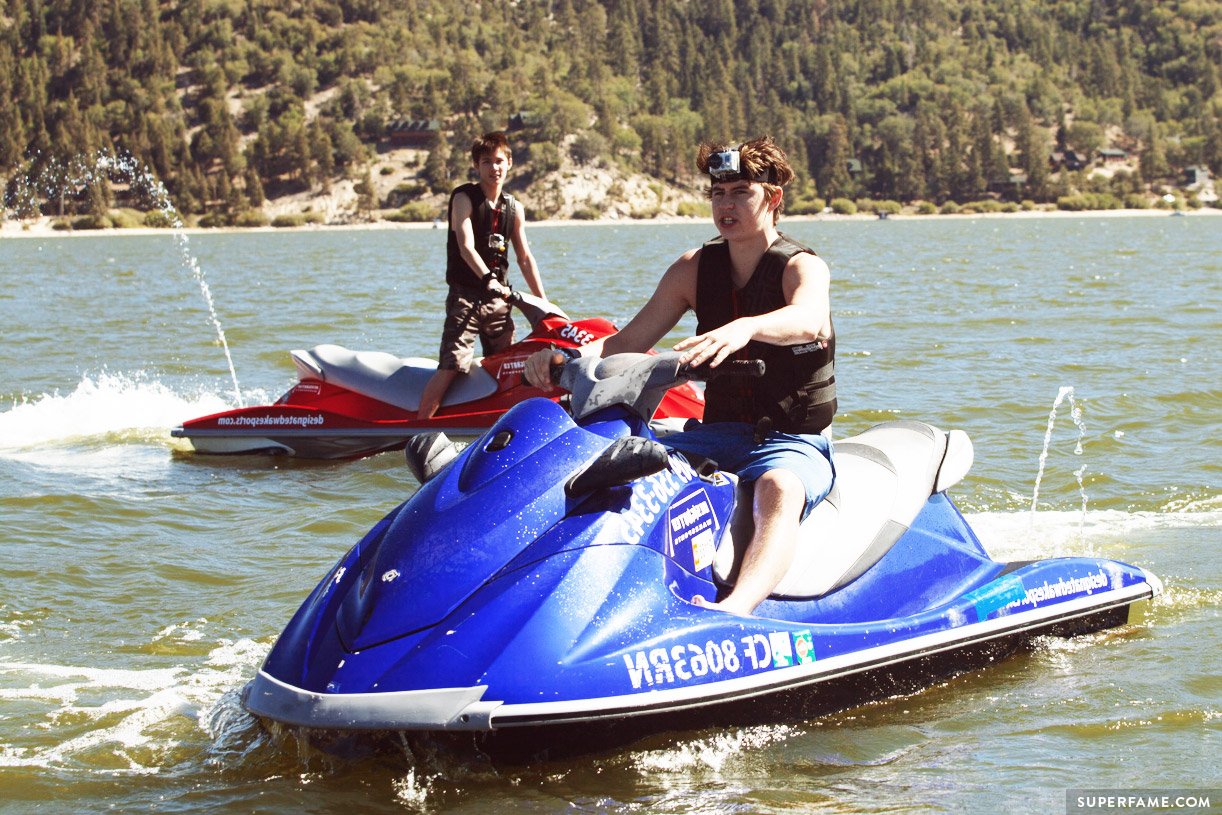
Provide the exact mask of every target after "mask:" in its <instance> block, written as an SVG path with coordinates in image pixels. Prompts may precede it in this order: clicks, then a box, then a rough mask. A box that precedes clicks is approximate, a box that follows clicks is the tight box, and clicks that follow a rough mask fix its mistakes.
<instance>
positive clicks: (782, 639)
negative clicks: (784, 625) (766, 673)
mask: <svg viewBox="0 0 1222 815" xmlns="http://www.w3.org/2000/svg"><path fill="white" fill-rule="evenodd" d="M768 644H769V645H771V646H772V667H774V668H788V667H789V666H790V665H792V664H793V646H792V645H791V644H790V642H789V634H788V632H785V631H773V632H772V633H771V634H769V635H768Z"/></svg>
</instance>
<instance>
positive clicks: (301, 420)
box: [216, 414, 326, 427]
mask: <svg viewBox="0 0 1222 815" xmlns="http://www.w3.org/2000/svg"><path fill="white" fill-rule="evenodd" d="M325 421H326V418H325V417H323V416H285V415H283V414H281V415H279V416H218V417H217V419H216V423H217V425H219V426H222V427H316V426H318V425H321V424H323V423H324V422H325Z"/></svg>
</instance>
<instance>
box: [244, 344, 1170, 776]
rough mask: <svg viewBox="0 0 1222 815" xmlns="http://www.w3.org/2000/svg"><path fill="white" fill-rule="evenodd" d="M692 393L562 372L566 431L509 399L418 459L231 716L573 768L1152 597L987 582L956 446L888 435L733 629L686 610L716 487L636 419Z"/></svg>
mask: <svg viewBox="0 0 1222 815" xmlns="http://www.w3.org/2000/svg"><path fill="white" fill-rule="evenodd" d="M725 367H727V366H726V365H723V366H721V367H720V368H719V369H718V370H721V368H725ZM697 375H698V372H696V371H689V370H684V369H682V368H681V366H680V364H679V357H678V354H675V353H666V354H661V355H657V356H645V355H637V354H622V355H617V356H613V357H608V358H607V359H602V360H599V359H578V360H574V361H572V362H570V363H568V364H567V365H565V366H564V369H563V372H562V373H561V375H560V384H561V385H562V387H564V388H565V389H567V390H568V391H570V392H571V394H572V396H571V402H570V404H569V406H568V410H567V411H566V409H565V408H564V407H563V406H562V405H560V404H556V403H555V402H552V401H549V400H547V399H532V400H528V401H525V402H522V403H520V404H518V405H516V406H515V407H513V408H512V409H510V410H509V411H508V412H507V413H506V414H505V415H504V416H503V417H502V418H501V419H500V420H499V421H498V422H497V423H496V424H495V425H494V426H493V427H492V428H491V429H490V430H489V431H488V432H487V433H486V434H485V435H484V436H482V437H481V438H480V439H479V440H478V441H476V442H475V443H473V444H471V445H470V446H468V447H466V448H465V449H463V450H461V451H459V450H458V449H457V447H456V445H454V444H452V443H450V442H449V441H448V440H446V439H445V438H444V436H441V435H440V434H432V435H430V436H428V437H417V438H416V439H415V440H414V441H413V443H412V446H411V447H410V448H409V453H408V457H409V463H412V464H413V468H414V469H415V471H416V473H417V478H418V480H420V481H421V483H422V486H421V488H420V489H419V491H418V492H416V494H415V495H413V496H412V497H411V498H410V499H409V500H408V501H406V502H404V503H403V504H401V505H400V506H398V507H397V508H396V509H394V510H393V511H392V512H391V513H390V514H389V515H387V516H386V517H385V518H384V519H383V520H381V521H380V522H379V523H378V524H377V525H376V526H375V527H374V528H373V529H372V530H371V531H370V532H369V533H368V534H367V535H366V536H365V537H364V539H362V540H361V541H360V542H359V543H358V544H357V545H356V546H354V547H353V548H352V549H351V551H349V552H348V553H347V554H346V555H344V557H343V558H341V559H340V561H339V563H338V564H336V566H335V567H334V568H333V569H332V570H331V572H330V573H329V574H328V575H327V576H326V578H325V579H324V580H323V581H322V582H321V583H320V584H319V585H318V587H317V588H316V589H315V590H314V592H313V593H312V594H311V595H310V596H309V598H308V599H307V600H306V601H305V603H304V604H303V605H302V606H301V608H300V610H299V611H298V612H297V614H296V615H295V616H294V617H293V619H292V620H291V621H290V622H289V624H288V627H287V628H286V629H285V630H284V632H283V634H282V635H281V636H280V638H279V640H278V642H277V643H276V645H275V647H274V648H273V649H272V650H271V652H270V654H269V655H268V657H267V659H266V661H265V662H264V664H263V667H262V668H261V670H260V671H259V672H258V675H257V676H256V677H255V678H254V680H253V681H251V682H250V683H249V684H248V685H247V687H246V688H245V690H244V694H243V700H244V704H245V706H246V708H247V709H248V710H249V711H250V712H252V713H253V714H255V715H257V716H259V717H261V718H264V719H268V720H273V721H276V722H280V723H284V724H288V725H295V726H304V727H307V728H318V729H322V730H353V729H357V730H381V731H434V732H444V731H477V732H481V733H483V734H485V735H484V736H483V737H482V738H481V739H480V744H481V747H485V748H494V747H496V746H506V747H508V749H509V751H521V750H524V749H533V750H535V752H536V753H537V750H538V748H557V749H558V750H559V751H564V750H565V749H569V750H573V749H575V750H578V751H582V750H587V749H591V748H594V747H597V746H600V745H604V744H605V745H611V744H617V743H624V742H627V741H631V740H633V739H635V738H638V737H640V736H642V735H646V734H649V733H654V732H660V731H667V730H675V729H687V728H702V727H708V726H711V725H734V724H749V723H759V722H767V721H778V720H800V719H807V718H810V717H813V716H816V715H819V714H821V713H825V712H829V711H832V710H836V709H843V708H845V707H848V706H852V705H854V704H858V703H861V702H863V701H866V700H868V699H870V698H875V697H879V696H886V695H890V694H894V693H896V692H900V691H904V690H910V689H913V688H916V687H920V686H921V685H923V684H928V683H929V682H930V681H932V680H933V679H935V678H938V677H943V676H947V675H953V674H956V673H960V672H963V671H966V670H969V669H972V668H975V667H978V666H980V665H983V664H986V663H987V662H990V661H992V660H994V659H996V658H998V657H1000V656H1002V655H1005V654H1007V653H1009V652H1012V651H1014V650H1016V649H1017V648H1019V647H1020V646H1022V645H1023V644H1025V643H1027V642H1028V641H1030V640H1031V639H1032V638H1033V637H1036V636H1040V635H1048V634H1052V635H1063V636H1069V635H1074V634H1080V633H1085V632H1090V631H1096V630H1100V629H1104V628H1109V627H1113V626H1119V625H1123V624H1125V623H1126V622H1128V621H1129V620H1130V619H1131V615H1132V614H1133V611H1134V609H1135V608H1137V607H1139V606H1140V605H1142V604H1143V602H1144V601H1148V600H1150V599H1151V598H1152V597H1153V596H1154V595H1156V594H1157V593H1158V592H1159V591H1160V588H1161V585H1160V583H1159V581H1158V579H1157V578H1156V577H1154V576H1153V575H1151V574H1150V573H1148V572H1146V571H1145V570H1144V569H1141V568H1139V567H1135V566H1129V565H1126V564H1124V563H1119V562H1116V561H1111V560H1101V559H1097V558H1085V557H1083V558H1055V559H1049V560H1041V561H1034V562H1022V563H999V562H996V561H994V560H992V559H991V558H990V557H989V556H988V554H987V553H986V552H985V550H984V548H983V547H982V546H981V544H980V542H979V540H977V538H976V535H975V534H974V533H973V531H972V530H971V529H970V528H969V527H968V524H967V523H966V521H965V520H964V519H963V517H962V515H960V513H959V511H958V510H957V509H956V507H955V505H954V504H953V503H952V502H951V499H950V498H949V497H947V495H946V490H947V489H949V488H950V487H952V486H953V485H954V484H955V483H956V482H958V481H959V480H960V479H961V478H963V476H964V475H965V474H966V473H967V471H968V468H969V467H970V465H971V462H972V445H971V442H970V441H969V440H968V437H967V436H966V435H965V434H964V433H962V432H961V431H957V430H956V431H951V432H949V433H945V432H942V431H940V430H938V429H936V428H934V427H932V426H930V425H927V424H922V423H919V422H913V421H896V422H887V423H884V424H880V425H878V426H876V427H873V428H871V429H870V430H867V431H866V432H864V433H862V434H860V435H858V436H854V437H852V438H847V439H845V440H843V441H838V442H836V443H835V448H834V455H835V462H836V470H837V478H836V484H835V487H834V489H833V490H832V493H831V494H830V495H829V496H828V498H827V499H826V500H824V501H823V502H822V503H820V504H819V505H818V506H817V508H816V509H815V510H814V511H813V512H812V513H811V514H810V516H809V517H808V518H807V519H806V521H805V522H804V523H803V525H802V527H801V531H800V534H801V538H802V540H801V542H800V545H799V547H798V551H799V554H798V557H797V559H796V561H795V562H794V564H793V567H792V568H791V569H790V571H789V573H788V575H787V576H786V577H785V579H784V581H783V582H782V583H781V584H780V585H779V586H778V588H777V590H776V593H775V594H774V595H773V596H772V597H771V598H769V599H768V600H766V601H765V602H764V603H763V604H761V605H760V606H759V607H758V608H757V609H756V611H755V614H754V616H750V617H745V616H737V615H734V614H729V613H726V612H723V611H717V610H712V609H707V608H703V607H700V606H697V605H694V604H693V603H692V602H691V599H692V598H693V597H694V596H696V595H700V596H703V597H706V598H711V597H713V596H715V595H716V594H717V593H718V591H719V589H722V590H724V588H725V586H727V585H728V584H729V583H730V581H732V579H733V575H734V574H735V552H736V547H735V541H734V540H733V539H732V535H731V532H730V530H731V524H730V518H731V514H732V513H733V511H734V505H735V499H736V480H735V477H734V476H733V475H732V474H730V473H726V472H722V471H720V470H718V469H717V467H716V465H715V464H714V463H713V462H710V461H689V460H687V459H686V458H684V457H683V456H682V455H680V454H678V453H675V452H673V451H670V450H668V449H667V448H666V447H665V446H664V440H662V441H659V440H658V439H657V438H655V437H654V436H653V435H652V432H651V430H650V428H649V424H648V417H649V416H650V415H652V413H653V408H654V407H656V405H657V403H658V400H660V399H661V397H662V395H663V394H664V393H665V391H666V389H667V388H669V387H671V386H673V385H674V384H676V383H677V382H682V381H686V380H688V379H691V378H695V377H696V376H697ZM741 543H742V542H740V547H739V548H741Z"/></svg>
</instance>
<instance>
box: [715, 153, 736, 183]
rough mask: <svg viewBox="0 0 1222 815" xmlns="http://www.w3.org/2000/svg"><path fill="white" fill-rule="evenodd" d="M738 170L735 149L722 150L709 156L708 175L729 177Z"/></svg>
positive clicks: (717, 177) (716, 177)
mask: <svg viewBox="0 0 1222 815" xmlns="http://www.w3.org/2000/svg"><path fill="white" fill-rule="evenodd" d="M739 172H740V170H739V164H738V151H737V150H722V151H721V152H720V153H714V154H713V155H711V156H709V175H711V176H712V177H713V178H715V179H723V178H729V177H731V176H736V175H738V174H739Z"/></svg>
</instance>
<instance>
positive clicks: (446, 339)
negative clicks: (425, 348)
mask: <svg viewBox="0 0 1222 815" xmlns="http://www.w3.org/2000/svg"><path fill="white" fill-rule="evenodd" d="M477 336H478V337H479V339H480V350H481V352H482V353H483V355H484V356H488V355H489V354H495V353H498V352H500V351H504V350H505V349H506V348H508V347H509V345H510V344H511V343H512V342H513V317H512V315H511V314H510V308H509V303H507V302H505V301H504V300H501V299H495V300H479V299H476V297H475V296H474V292H461V291H456V290H455V289H453V288H451V289H450V293H449V295H448V296H447V297H446V321H445V327H444V328H442V330H441V350H440V351H439V352H438V354H437V367H438V368H440V369H442V370H450V371H458V372H459V373H464V374H465V373H467V372H468V371H470V370H471V363H472V361H474V359H475V353H474V352H475V338H476V337H477Z"/></svg>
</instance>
